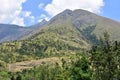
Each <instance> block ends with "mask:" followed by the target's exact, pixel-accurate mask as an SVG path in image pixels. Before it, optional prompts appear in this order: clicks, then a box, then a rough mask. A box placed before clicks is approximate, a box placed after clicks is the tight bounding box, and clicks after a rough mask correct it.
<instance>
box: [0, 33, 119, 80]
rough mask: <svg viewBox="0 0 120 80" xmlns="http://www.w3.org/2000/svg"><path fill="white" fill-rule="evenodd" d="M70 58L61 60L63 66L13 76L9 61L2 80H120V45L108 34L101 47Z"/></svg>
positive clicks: (0, 72) (0, 71)
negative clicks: (8, 67)
mask: <svg viewBox="0 0 120 80" xmlns="http://www.w3.org/2000/svg"><path fill="white" fill-rule="evenodd" d="M56 46H59V45H56ZM62 46H63V47H59V48H64V47H65V45H62ZM13 48H14V47H13ZM24 48H25V46H24ZM31 48H32V47H31ZM39 48H40V47H39ZM28 51H30V50H28ZM23 53H24V51H23ZM28 53H29V52H28ZM62 56H63V55H62ZM9 57H10V56H9ZM67 57H68V58H67V59H64V58H63V59H61V62H62V64H60V63H56V64H54V65H41V66H34V67H33V68H31V69H25V70H22V71H20V72H9V71H8V70H7V61H2V60H1V61H0V80H120V42H118V41H111V40H110V39H109V35H108V33H104V38H100V43H99V45H93V46H92V47H91V49H90V50H86V51H84V50H83V51H81V52H76V54H74V55H69V56H67ZM21 59H22V58H21ZM3 60H4V59H3ZM13 62H14V60H13Z"/></svg>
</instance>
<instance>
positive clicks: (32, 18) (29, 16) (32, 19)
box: [23, 11, 35, 21]
mask: <svg viewBox="0 0 120 80" xmlns="http://www.w3.org/2000/svg"><path fill="white" fill-rule="evenodd" d="M23 13H24V14H23V16H24V17H25V18H28V19H30V20H31V21H34V20H35V17H34V16H32V12H30V11H24V12H23Z"/></svg>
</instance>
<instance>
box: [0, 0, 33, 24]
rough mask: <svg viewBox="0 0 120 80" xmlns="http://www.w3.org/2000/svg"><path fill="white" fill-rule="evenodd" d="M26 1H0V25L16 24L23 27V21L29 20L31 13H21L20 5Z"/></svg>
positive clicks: (31, 17)
mask: <svg viewBox="0 0 120 80" xmlns="http://www.w3.org/2000/svg"><path fill="white" fill-rule="evenodd" d="M25 2H26V0H0V23H6V24H17V25H21V26H24V25H25V23H24V19H25V18H30V19H34V16H31V12H29V11H23V9H22V4H23V3H25Z"/></svg>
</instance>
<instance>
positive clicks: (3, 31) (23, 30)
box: [0, 20, 47, 43]
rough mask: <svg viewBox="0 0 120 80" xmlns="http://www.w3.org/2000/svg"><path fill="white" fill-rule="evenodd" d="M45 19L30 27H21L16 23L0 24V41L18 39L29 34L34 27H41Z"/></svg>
mask: <svg viewBox="0 0 120 80" xmlns="http://www.w3.org/2000/svg"><path fill="white" fill-rule="evenodd" d="M46 22H47V21H45V20H43V21H41V22H40V23H38V24H35V25H32V26H30V27H23V26H18V25H9V24H0V43H1V42H5V41H13V40H19V39H21V38H22V37H24V36H27V35H28V34H30V33H31V32H32V31H33V30H35V29H36V28H38V27H39V28H41V27H42V26H43V25H45V23H46Z"/></svg>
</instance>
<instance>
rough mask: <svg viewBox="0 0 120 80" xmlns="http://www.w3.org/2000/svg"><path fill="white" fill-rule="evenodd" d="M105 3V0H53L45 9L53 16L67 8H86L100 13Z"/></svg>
mask: <svg viewBox="0 0 120 80" xmlns="http://www.w3.org/2000/svg"><path fill="white" fill-rule="evenodd" d="M103 5H104V2H103V0H52V2H51V3H50V4H48V5H47V6H46V7H45V11H46V12H48V14H49V15H51V16H54V15H56V14H58V13H60V12H61V11H63V10H65V9H71V10H74V9H84V10H88V11H91V12H94V13H99V12H100V9H101V7H102V6H103Z"/></svg>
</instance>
